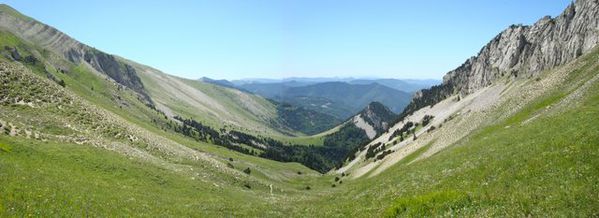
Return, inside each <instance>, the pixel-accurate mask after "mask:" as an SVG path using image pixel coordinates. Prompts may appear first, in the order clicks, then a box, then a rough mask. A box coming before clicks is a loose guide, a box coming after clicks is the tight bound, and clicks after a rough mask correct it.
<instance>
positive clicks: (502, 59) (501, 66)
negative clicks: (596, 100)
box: [402, 0, 599, 116]
mask: <svg viewBox="0 0 599 218" xmlns="http://www.w3.org/2000/svg"><path fill="white" fill-rule="evenodd" d="M598 8H599V3H597V1H595V0H578V1H576V2H573V3H572V4H570V5H569V6H568V7H567V8H566V9H565V10H564V12H563V13H562V14H561V15H559V16H558V17H556V18H551V17H549V16H546V17H544V18H542V19H540V20H539V21H537V22H536V23H535V24H533V25H530V26H525V25H512V26H510V27H509V28H507V29H505V30H504V31H502V32H501V33H500V34H498V35H497V36H496V37H494V38H493V39H492V40H491V41H490V42H489V43H488V44H487V45H485V46H484V47H483V48H481V50H480V52H479V53H478V55H477V56H473V57H471V58H469V59H468V60H466V61H465V62H464V63H463V64H462V65H461V66H459V67H458V68H456V69H454V70H452V71H450V72H448V73H447V74H446V75H445V76H444V77H443V83H442V84H441V85H438V86H433V87H432V88H430V89H425V90H422V91H420V92H418V93H416V95H415V96H414V98H413V99H412V102H411V103H410V104H409V105H408V106H407V107H406V110H405V111H404V112H403V113H402V116H405V115H407V114H410V113H412V112H414V111H415V110H417V109H420V108H422V107H424V106H427V105H431V104H435V103H437V102H439V101H441V100H442V99H444V98H446V97H448V96H450V95H452V94H456V93H459V94H460V95H467V94H470V93H472V92H474V91H476V90H479V89H481V88H483V87H486V86H488V85H490V84H492V83H493V82H494V81H495V80H497V79H498V78H502V77H506V76H507V77H512V78H514V79H517V78H518V77H520V78H522V77H532V76H535V75H537V74H538V73H539V72H541V71H543V70H545V69H551V68H553V67H556V66H560V65H563V64H564V63H568V62H569V61H571V60H573V59H575V58H577V57H579V56H581V55H582V54H585V53H587V52H589V51H590V50H591V49H592V48H593V47H594V46H595V45H597V43H599V31H597V29H599V20H598V19H594V18H597V17H599V9H598ZM564 42H565V44H564Z"/></svg>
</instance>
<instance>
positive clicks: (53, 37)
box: [0, 4, 151, 103]
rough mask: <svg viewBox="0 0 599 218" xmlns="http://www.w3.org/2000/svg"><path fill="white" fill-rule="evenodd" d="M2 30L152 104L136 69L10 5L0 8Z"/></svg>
mask: <svg viewBox="0 0 599 218" xmlns="http://www.w3.org/2000/svg"><path fill="white" fill-rule="evenodd" d="M0 29H2V30H4V31H8V32H11V33H13V34H15V35H16V36H18V37H19V38H22V39H25V40H27V41H29V42H31V43H33V44H35V45H37V46H40V47H42V48H44V49H47V50H50V51H52V52H54V53H56V54H58V55H61V56H63V57H64V58H66V59H67V60H69V61H70V62H72V63H73V64H75V65H78V64H82V63H83V64H85V65H88V66H90V67H91V68H93V69H94V70H96V71H98V72H99V73H102V74H105V75H106V76H108V77H110V78H111V79H113V80H114V81H115V82H117V83H119V84H121V85H123V86H126V87H128V88H130V89H132V90H134V91H135V92H137V93H139V94H140V95H141V96H142V97H143V98H144V99H145V100H146V101H148V102H149V103H151V99H150V97H149V95H148V94H147V93H146V91H145V89H144V86H143V84H142V82H141V80H140V78H139V77H138V75H137V72H136V70H135V68H134V67H132V66H131V65H128V64H126V63H124V62H122V61H119V60H118V58H117V57H115V56H113V55H110V54H106V53H104V52H101V51H99V50H97V49H94V48H92V47H89V46H87V45H85V44H83V43H80V42H79V41H77V40H75V39H73V38H71V37H70V36H68V35H66V34H64V33H62V32H60V31H58V30H57V29H55V28H54V27H51V26H48V25H46V24H43V23H41V22H38V21H36V20H34V19H32V18H29V17H27V16H25V15H22V14H20V13H19V12H18V11H16V10H14V9H13V8H11V7H10V6H8V5H4V4H2V5H0Z"/></svg>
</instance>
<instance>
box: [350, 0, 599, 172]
mask: <svg viewBox="0 0 599 218" xmlns="http://www.w3.org/2000/svg"><path fill="white" fill-rule="evenodd" d="M597 13H599V3H598V2H596V1H589V0H581V1H577V2H576V3H573V4H572V5H571V6H569V7H568V8H567V9H566V10H565V11H564V13H563V14H561V15H560V16H559V17H557V18H555V19H550V18H548V17H545V18H543V19H541V20H540V21H538V22H537V23H535V24H534V25H533V26H511V27H509V28H508V29H507V30H505V31H503V32H502V33H500V34H499V35H498V36H497V37H495V38H494V39H493V40H492V41H491V42H490V43H489V44H488V45H486V46H485V47H484V48H483V49H482V50H481V52H480V53H479V55H478V56H477V57H473V58H471V59H469V60H467V61H466V63H465V64H464V65H462V66H460V67H459V68H457V69H456V70H453V71H451V72H449V73H448V74H447V75H446V76H445V79H444V83H443V84H441V85H439V86H434V87H432V88H431V89H428V90H422V92H419V93H417V95H416V97H415V98H414V99H413V100H412V102H411V103H410V105H409V106H408V107H407V108H406V109H405V110H404V111H403V113H402V114H401V116H400V117H399V119H398V120H396V124H395V125H394V126H393V127H391V128H390V130H389V131H388V132H387V133H386V134H383V135H381V136H380V137H379V138H377V139H375V140H373V141H372V142H370V143H369V145H367V147H369V148H372V147H378V146H380V145H381V144H383V145H385V149H382V150H380V151H379V152H378V154H377V158H376V159H373V160H371V161H363V160H365V159H369V158H368V157H366V156H367V154H366V152H361V153H360V154H357V155H356V156H358V158H357V159H356V160H354V161H352V162H350V163H348V164H347V165H346V166H345V167H344V168H342V169H341V170H340V172H345V171H348V170H351V171H355V173H353V175H354V177H360V176H362V175H365V174H367V173H371V172H372V174H370V175H376V174H378V173H380V172H382V171H384V170H385V169H387V168H389V167H390V166H392V165H393V164H395V163H397V162H399V161H401V160H402V159H403V158H405V157H406V156H407V155H409V154H411V153H412V152H415V151H416V150H418V149H420V148H423V147H425V146H427V147H430V148H429V150H428V152H427V153H426V155H432V154H434V153H437V152H439V151H441V150H443V149H444V148H446V147H447V146H450V145H451V144H453V143H456V142H458V141H459V140H462V139H463V138H464V137H467V136H468V135H469V134H470V133H472V132H474V131H475V130H477V129H480V128H483V127H485V126H488V125H491V124H494V123H496V122H498V121H500V120H502V119H505V118H507V117H510V116H513V115H514V113H516V112H518V111H520V110H521V109H522V108H523V107H524V105H527V104H529V103H530V102H533V101H535V100H537V98H539V97H541V96H543V95H546V94H547V93H548V92H550V91H552V90H553V89H554V88H555V87H556V86H558V85H560V84H561V83H564V82H567V80H566V78H567V75H568V73H571V72H570V71H575V70H578V68H580V67H581V66H580V64H579V65H576V64H571V65H568V66H565V67H561V68H558V69H557V70H548V69H552V68H555V66H559V65H563V64H564V63H567V62H568V61H569V60H570V61H571V60H573V59H575V58H576V57H578V56H580V55H582V54H585V53H588V52H589V51H590V49H591V48H593V46H595V45H596V44H597V43H599V35H597V30H598V29H599V18H598V17H597V16H594V15H596V14H597ZM584 64H592V63H584ZM577 82H579V81H577ZM569 89H572V88H569ZM441 127H442V128H441ZM506 128H511V127H510V126H506ZM369 156H370V157H372V156H373V155H369ZM379 156H380V157H379ZM386 156H388V157H386ZM360 160H362V161H360ZM379 160H381V161H379Z"/></svg>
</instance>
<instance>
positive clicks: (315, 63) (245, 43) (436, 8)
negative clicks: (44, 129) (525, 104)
mask: <svg viewBox="0 0 599 218" xmlns="http://www.w3.org/2000/svg"><path fill="white" fill-rule="evenodd" d="M4 2H5V3H7V4H9V5H10V6H12V7H14V8H16V9H17V10H19V11H21V12H22V13H24V14H26V15H28V16H31V17H33V18H35V19H37V20H40V21H42V22H44V23H46V24H49V25H51V26H54V27H56V28H58V29H59V30H61V31H63V32H65V33H67V34H69V35H70V36H72V37H74V38H76V39H78V40H80V41H82V42H84V43H86V44H88V45H90V46H93V47H96V48H98V49H100V50H103V51H105V52H108V53H112V54H117V55H119V56H122V57H125V58H128V59H131V60H134V61H137V62H140V63H142V64H146V65H149V66H152V67H155V68H158V69H160V70H162V71H164V72H166V73H169V74H174V75H178V76H182V77H186V78H199V77H202V76H208V77H211V78H217V79H221V78H225V79H239V78H257V77H259V78H285V77H294V76H301V77H329V76H330V77H332V76H337V77H384V78H435V79H440V78H441V77H442V76H443V75H444V74H445V73H446V72H447V71H449V70H452V69H453V68H455V67H457V66H459V65H460V64H462V63H463V62H464V61H465V60H466V59H467V58H468V57H470V56H473V55H476V53H478V51H479V50H480V48H481V47H482V46H483V45H485V44H486V43H487V42H488V41H490V40H491V39H492V38H493V37H494V36H495V35H496V34H498V33H499V32H500V31H501V30H503V29H504V28H506V27H507V26H509V25H510V24H532V23H534V22H535V21H536V20H538V19H539V18H541V17H543V16H545V15H552V16H557V15H559V14H560V13H561V11H562V10H563V9H564V8H565V7H566V6H567V5H568V4H569V3H570V0H451V1H448V0H437V1H434V0H428V1H426V0H412V1H403V0H390V1H377V0H364V1H347V0H344V1H341V0H339V1H332V0H305V1H299V0H236V1H235V0H211V1H203V0H196V1H191V0H188V1H183V0H181V1H176V0H169V1H161V0H151V1H150V0H102V1H91V0H86V1H75V0H72V1H64V0H52V1H39V0H8V1H4Z"/></svg>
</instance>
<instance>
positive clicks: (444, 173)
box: [0, 40, 599, 217]
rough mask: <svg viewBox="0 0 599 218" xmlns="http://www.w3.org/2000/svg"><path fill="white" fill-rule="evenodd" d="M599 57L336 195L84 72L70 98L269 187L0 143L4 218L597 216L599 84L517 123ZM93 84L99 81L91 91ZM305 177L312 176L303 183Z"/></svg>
mask: <svg viewBox="0 0 599 218" xmlns="http://www.w3.org/2000/svg"><path fill="white" fill-rule="evenodd" d="M6 41H10V40H6ZM598 58H599V54H598V53H597V52H595V53H593V54H591V55H588V56H586V57H585V58H584V61H585V62H586V63H587V64H586V65H585V66H583V67H582V68H581V69H578V70H576V71H574V72H572V73H571V77H570V79H569V81H568V82H567V83H564V84H563V87H556V91H554V92H551V93H548V94H547V95H546V96H544V97H542V98H539V99H538V100H537V101H535V102H533V103H531V104H530V105H529V106H528V107H526V108H525V109H524V110H522V111H521V112H519V113H518V114H516V115H515V116H513V117H511V118H509V119H507V120H504V121H500V122H499V123H497V124H495V125H492V126H489V127H486V128H484V129H481V130H479V131H478V132H476V133H474V134H472V135H471V136H470V137H468V138H467V139H464V140H463V141H461V142H459V143H457V144H456V145H455V146H452V147H450V148H449V149H447V150H445V151H442V152H440V153H438V154H436V155H434V156H432V157H430V158H428V159H424V160H419V161H416V162H414V163H411V164H407V163H404V162H400V164H397V165H395V166H394V167H392V168H390V169H388V170H387V171H385V172H384V173H382V174H380V175H378V176H375V177H373V178H369V179H366V178H365V179H360V180H355V181H346V180H343V179H342V180H343V181H344V183H343V184H337V187H336V188H330V184H331V183H332V178H331V177H330V176H324V177H320V176H318V175H316V174H315V173H314V172H313V171H309V170H307V169H306V168H305V167H302V166H300V165H298V164H282V163H278V162H274V161H268V160H263V159H259V158H255V157H249V156H246V155H241V154H238V153H235V152H231V151H228V150H226V149H223V148H219V147H216V146H213V145H208V144H204V143H197V142H193V141H191V140H189V139H187V138H184V137H180V136H178V135H175V134H170V133H168V132H163V131H162V130H160V129H159V128H157V127H155V126H154V125H152V124H151V123H149V122H148V118H158V117H159V115H157V114H155V112H152V111H151V110H148V109H147V108H145V107H144V106H143V105H140V104H141V103H138V102H136V101H135V99H134V96H133V95H132V94H131V93H129V92H127V93H125V94H122V95H123V98H125V99H126V100H127V102H129V103H130V104H132V105H131V106H130V107H129V108H127V109H126V110H123V109H120V107H118V104H115V103H114V101H113V100H111V96H112V94H114V93H112V91H113V89H112V88H108V87H110V83H109V82H106V81H105V80H103V79H102V78H99V77H97V76H90V75H93V74H91V73H87V74H83V73H80V74H81V75H85V76H83V77H78V76H77V75H79V74H77V73H76V72H77V70H76V69H77V68H73V69H74V71H73V73H74V74H64V75H63V74H57V75H58V76H59V77H61V78H64V79H65V81H66V82H67V88H69V89H70V90H72V91H73V92H75V93H77V94H79V95H81V96H83V97H84V98H85V99H87V100H88V101H91V102H93V103H94V104H96V105H98V106H99V107H101V108H105V109H106V110H108V111H110V112H112V113H115V114H118V115H119V116H121V117H124V118H126V119H127V120H128V121H129V122H131V123H134V124H136V125H139V126H141V127H143V128H145V129H148V130H149V131H151V132H153V133H154V134H159V135H163V136H165V137H168V138H170V139H171V140H174V141H177V142H179V143H181V144H185V145H187V146H189V147H192V148H194V149H198V150H203V151H207V152H209V153H212V154H214V155H215V156H217V157H220V158H222V159H225V158H227V157H233V158H234V159H235V161H234V162H233V165H234V166H235V168H236V169H244V168H246V167H248V166H249V167H251V168H252V169H253V171H252V174H251V175H252V176H251V177H249V178H248V179H247V180H248V181H250V178H251V179H256V180H259V181H261V183H251V185H253V188H252V189H251V190H248V189H244V188H243V184H242V183H243V181H245V180H244V179H245V178H244V179H242V180H234V179H231V178H229V177H226V176H222V177H221V176H219V175H217V178H222V179H230V180H228V181H226V182H225V185H223V186H220V187H216V186H215V185H213V184H211V182H210V181H199V180H192V179H191V178H190V177H188V176H186V175H184V174H180V173H176V172H173V171H170V170H166V169H163V168H161V167H158V166H156V165H152V164H148V163H145V162H139V161H136V160H131V159H128V158H125V157H124V156H122V155H118V154H115V153H114V152H109V151H105V150H101V149H96V148H92V147H90V146H84V145H72V144H68V143H58V142H52V141H50V142H47V143H44V142H39V141H34V140H30V139H24V138H8V137H6V136H5V135H2V136H0V184H2V185H1V186H0V215H9V216H10V215H17V216H18V215H27V214H32V215H36V214H38V215H41V214H43V215H46V214H57V215H73V216H83V215H97V216H108V215H123V214H130V215H138V214H139V215H156V214H167V215H174V216H176V215H179V216H181V215H188V216H196V215H214V216H218V215H221V216H222V215H223V214H231V213H233V214H236V215H248V216H264V215H271V216H286V214H291V215H295V216H302V215H303V216H305V215H306V214H317V215H322V216H324V215H330V216H332V215H352V216H360V217H366V216H372V214H381V215H382V214H384V213H389V214H390V215H394V213H396V212H399V213H401V215H413V216H423V215H448V214H450V213H453V214H455V213H457V214H459V215H471V216H481V215H498V216H499V215H509V216H526V215H529V214H530V215H536V216H542V215H553V216H557V215H563V216H596V215H597V214H598V213H599V209H597V208H599V200H597V199H599V194H597V193H599V185H597V184H599V178H598V177H599V171H598V170H597V169H599V149H598V147H599V145H598V142H599V83H594V84H593V86H592V87H591V88H590V89H589V90H588V91H587V92H586V93H585V94H586V95H585V96H584V97H583V98H582V100H580V101H578V103H576V104H572V105H571V107H570V108H568V109H567V110H565V111H560V112H559V113H553V114H547V115H544V116H540V117H538V118H537V119H535V120H533V121H532V122H530V123H528V124H526V125H520V124H521V123H522V121H524V120H527V119H528V118H530V117H533V116H535V115H536V114H539V113H541V111H543V110H545V108H546V107H547V106H549V105H552V104H554V103H556V102H558V101H559V100H561V99H563V97H564V96H566V95H567V94H569V92H570V91H571V90H572V89H571V88H572V87H579V86H580V85H581V84H582V83H583V82H585V81H588V80H589V79H590V78H591V77H592V76H594V75H596V74H597V72H599V67H597V66H596V65H595V63H596V60H597V59H598ZM80 70H84V68H81V69H80ZM88 83H93V84H92V85H91V86H93V87H94V90H93V91H92V90H91V88H90V86H89V85H86V84H88ZM103 87H106V88H103ZM25 108H26V107H22V108H13V109H12V111H13V112H14V111H17V112H19V113H21V115H23V116H29V117H30V118H35V115H36V111H35V110H32V109H31V110H30V109H25ZM59 118H60V117H59ZM505 126H511V128H505ZM53 131H61V130H60V129H57V130H53ZM410 159H411V158H410ZM182 164H185V163H182ZM189 164H190V165H192V163H189ZM194 167H196V166H194ZM297 171H303V173H304V174H302V175H297ZM306 174H307V175H306ZM240 181H241V182H240ZM252 181H253V180H252ZM264 183H272V184H274V185H275V188H276V190H275V191H276V192H275V195H274V196H272V197H271V196H270V195H269V194H268V188H267V187H265V186H264V185H263V184H264ZM306 185H310V186H311V190H310V191H303V190H300V189H301V188H303V187H305V186H306ZM279 189H283V190H279ZM402 208H407V211H402V210H401V209H402ZM396 209H400V210H399V211H398V210H396Z"/></svg>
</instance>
